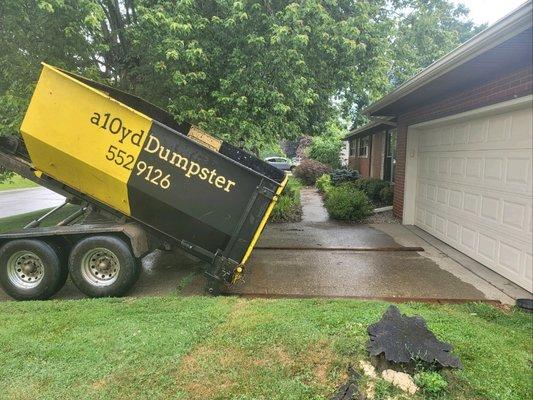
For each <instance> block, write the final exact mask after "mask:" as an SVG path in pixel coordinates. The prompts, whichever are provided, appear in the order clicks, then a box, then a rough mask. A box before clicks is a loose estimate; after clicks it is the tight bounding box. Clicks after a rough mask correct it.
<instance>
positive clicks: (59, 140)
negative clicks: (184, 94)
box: [0, 65, 286, 293]
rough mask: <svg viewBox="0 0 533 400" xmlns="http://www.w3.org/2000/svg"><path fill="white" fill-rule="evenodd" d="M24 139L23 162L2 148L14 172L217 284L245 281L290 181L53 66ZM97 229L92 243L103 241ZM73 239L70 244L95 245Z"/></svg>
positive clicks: (148, 107) (35, 231) (46, 71)
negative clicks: (132, 230) (183, 257)
mask: <svg viewBox="0 0 533 400" xmlns="http://www.w3.org/2000/svg"><path fill="white" fill-rule="evenodd" d="M20 131H21V136H22V142H21V143H19V145H18V146H17V150H16V151H12V152H11V153H15V154H10V155H9V157H8V156H7V155H6V154H7V153H8V152H7V151H6V150H5V146H4V151H3V153H2V150H1V148H0V155H2V154H3V156H4V165H5V164H8V165H5V166H6V167H7V168H11V169H14V170H16V172H18V173H22V174H23V175H25V176H27V175H28V173H27V170H28V168H29V170H31V173H32V176H30V178H32V179H33V180H35V181H37V182H39V183H40V184H44V185H45V186H48V187H50V188H52V189H53V190H56V191H59V192H63V193H67V195H69V198H77V199H78V200H79V201H83V202H85V204H87V207H86V208H88V209H90V210H91V211H92V212H94V211H95V210H102V212H104V213H106V212H107V214H106V215H114V216H115V219H114V223H115V224H118V222H120V224H121V226H122V225H128V224H135V225H136V226H137V228H139V227H140V229H141V230H142V231H144V232H145V236H147V237H148V239H147V240H146V241H147V242H149V243H152V242H154V243H157V245H158V246H166V248H168V247H180V248H182V249H185V250H187V251H189V252H191V253H193V254H195V255H196V256H198V257H200V258H202V259H204V260H205V261H206V262H207V265H208V266H207V267H206V274H207V275H208V278H209V279H210V280H211V281H219V282H220V281H227V282H231V281H234V280H235V279H236V278H237V277H238V275H239V273H240V272H241V271H242V267H243V265H244V263H245V262H246V261H247V259H248V257H249V256H250V253H251V251H252V249H253V247H254V244H255V243H256V241H257V239H258V237H259V235H260V233H261V231H262V229H263V228H264V225H265V223H266V221H267V219H268V216H269V214H270V211H271V210H272V208H273V206H274V203H275V201H276V199H277V195H279V194H280V193H281V191H282V190H283V187H284V185H285V182H286V176H285V173H284V172H282V171H280V170H278V169H277V168H274V167H272V166H271V165H269V164H267V163H265V162H263V161H261V160H259V159H257V158H256V157H254V156H252V155H251V154H249V153H247V152H245V151H244V150H241V149H239V148H236V147H234V146H232V145H230V144H228V143H226V142H224V141H221V140H219V139H216V138H214V137H212V136H210V135H208V134H207V133H205V132H203V131H202V130H201V129H199V128H197V127H195V126H192V125H190V124H188V123H181V124H180V123H177V122H176V121H175V120H174V119H173V118H172V117H171V116H170V115H169V114H168V113H166V112H165V111H163V110H162V109H159V108H158V107H156V106H154V105H152V104H150V103H148V102H145V101H143V100H141V99H139V98H137V97H135V96H132V95H129V94H127V93H124V92H121V91H119V90H116V89H114V88H111V87H108V86H105V85H102V84H99V83H97V82H93V81H91V80H88V79H85V78H83V77H81V76H77V75H75V74H72V73H69V72H66V71H63V70H60V69H58V68H54V67H52V66H49V65H43V69H42V73H41V76H40V78H39V81H38V83H37V86H36V89H35V92H34V94H33V97H32V99H31V102H30V105H29V107H28V110H27V112H26V115H25V118H24V121H23V123H22V126H21V128H20ZM11 150H13V146H11ZM1 162H2V158H1V157H0V163H1ZM17 163H18V164H17ZM21 163H22V164H21ZM25 171H26V173H25ZM74 220H76V219H74ZM69 222H70V221H69ZM65 225H67V226H71V225H72V226H73V229H74V230H75V231H76V232H78V231H79V230H80V229H81V227H83V224H81V226H80V223H72V224H70V223H67V224H65ZM108 225H109V223H108ZM106 226H107V225H106ZM91 227H93V225H91ZM46 229H48V230H51V231H54V230H53V229H50V228H38V227H36V226H31V227H27V229H25V230H23V231H24V232H23V233H17V234H18V236H16V237H14V236H11V237H10V236H7V237H6V236H5V235H3V239H2V237H0V245H1V244H2V243H6V242H7V241H10V239H11V240H13V238H15V239H17V240H21V239H20V238H21V237H25V238H27V237H28V234H30V233H31V235H33V236H32V238H33V239H32V240H46V238H54V237H55V236H54V233H53V232H52V233H50V234H47V233H46V232H45V234H42V233H41V232H42V231H43V230H46ZM94 229H96V233H94V231H93V232H91V233H89V235H95V234H98V235H100V233H101V232H98V228H94ZM56 230H57V229H56ZM64 231H65V226H62V229H61V232H62V233H61V236H65V233H64ZM21 235H22V236H21ZM43 235H44V236H43ZM66 235H67V236H68V234H66ZM74 236H75V238H74V239H73V240H71V239H69V240H66V241H63V242H69V243H70V242H72V241H74V242H76V241H79V240H83V239H87V238H85V237H83V235H81V236H80V235H79V234H78V233H76V234H75V235H74ZM100 236H101V235H100ZM43 238H44V239H43ZM69 238H70V237H69ZM151 238H156V239H157V240H152V239H151ZM130 239H131V238H130ZM2 241H3V242H2ZM52 241H53V239H52ZM131 242H133V240H131ZM74 246H75V244H74ZM130 247H131V244H130ZM149 247H150V246H149ZM150 250H152V248H150ZM71 258H72V257H71ZM109 258H110V259H112V258H113V257H112V255H111V256H110V257H109ZM1 262H2V258H1V254H0V263H1ZM6 262H7V261H6ZM41 262H42V260H41ZM0 267H1V265H0ZM70 268H72V267H70ZM89 271H90V269H89ZM71 273H72V272H71ZM93 275H94V274H93ZM101 275H102V273H100V276H101ZM104 275H105V274H104ZM95 276H96V275H95ZM1 278H2V274H1V272H0V283H1V282H2V279H1ZM211 290H214V289H213V288H211ZM106 293H107V292H106Z"/></svg>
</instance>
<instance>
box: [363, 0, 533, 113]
mask: <svg viewBox="0 0 533 400" xmlns="http://www.w3.org/2000/svg"><path fill="white" fill-rule="evenodd" d="M532 11H533V7H532V1H531V0H529V1H528V2H527V3H524V4H523V5H521V6H520V7H519V8H517V9H516V10H514V11H513V12H511V13H510V14H508V15H506V16H505V17H503V18H502V19H500V20H499V21H497V22H496V23H495V24H494V25H492V26H490V27H488V28H487V29H485V30H484V31H482V32H480V33H479V34H477V35H476V36H474V37H472V38H471V39H469V40H468V41H466V42H465V43H463V44H462V45H461V46H459V47H457V48H456V49H455V50H453V51H451V52H450V53H448V54H447V55H445V56H444V57H442V58H441V59H439V60H437V61H436V62H434V63H433V64H431V65H430V66H428V67H427V68H425V69H424V70H422V71H421V72H420V73H418V74H417V75H415V76H414V77H413V78H411V79H409V80H408V81H406V82H405V83H403V84H402V85H400V86H399V87H398V88H397V89H396V90H394V91H393V92H391V93H389V94H387V95H386V96H384V97H382V98H381V99H380V100H378V101H377V102H375V103H374V104H371V105H370V106H368V107H367V108H366V109H364V110H363V114H366V115H378V114H377V113H378V112H379V111H380V110H381V109H383V108H384V107H386V106H388V105H390V104H392V103H394V102H395V101H397V100H400V99H401V98H402V97H405V96H406V95H408V94H410V93H412V92H414V91H415V90H417V89H419V88H421V87H422V86H424V85H426V84H428V83H429V82H431V81H433V80H435V79H436V78H438V77H440V76H442V75H444V74H445V73H447V72H449V71H451V70H453V69H454V68H456V67H458V66H459V65H461V64H464V63H465V62H467V61H469V60H471V59H473V58H475V57H476V56H478V55H479V54H481V53H483V52H485V51H487V50H489V49H491V48H493V47H495V46H497V45H499V44H501V43H503V42H505V41H506V40H508V39H510V38H512V37H513V36H515V35H516V34H518V33H520V32H522V31H523V30H525V29H527V28H529V27H530V26H531V25H532V17H531V14H532Z"/></svg>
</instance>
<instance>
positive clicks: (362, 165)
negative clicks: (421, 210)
mask: <svg viewBox="0 0 533 400" xmlns="http://www.w3.org/2000/svg"><path fill="white" fill-rule="evenodd" d="M348 166H349V167H350V168H351V169H355V170H357V171H359V173H360V174H361V176H363V177H365V178H368V177H369V176H370V162H369V159H368V158H359V157H355V156H350V157H348Z"/></svg>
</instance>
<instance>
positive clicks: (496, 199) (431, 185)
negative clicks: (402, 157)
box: [415, 103, 533, 291]
mask: <svg viewBox="0 0 533 400" xmlns="http://www.w3.org/2000/svg"><path fill="white" fill-rule="evenodd" d="M532 114H533V113H532V109H531V104H530V103H526V106H525V108H522V109H518V110H513V111H506V112H503V113H501V112H500V113H499V114H498V113H497V111H496V112H494V113H493V114H492V115H486V116H484V117H470V118H469V119H467V120H464V119H463V120H461V122H448V123H447V124H444V125H440V126H433V127H432V126H431V125H428V126H426V127H424V128H421V129H422V130H421V131H420V132H419V134H418V163H417V165H418V171H417V193H416V210H415V224H416V225H417V226H419V227H420V228H422V229H424V230H426V231H428V232H429V233H431V234H433V235H434V236H436V237H438V238H439V239H441V240H443V241H445V242H446V243H448V244H450V245H451V246H453V247H455V248H457V249H458V250H460V251H462V252H464V253H465V254H467V255H469V256H470V257H472V258H474V259H476V260H477V261H479V262H481V263H482V264H484V265H486V266H488V267H489V268H491V269H493V270H494V271H496V272H498V273H499V274H501V275H503V276H505V277H506V278H508V279H510V280H511V281H513V282H515V283H516V284H518V285H520V286H522V287H524V288H526V289H528V290H529V291H532V289H533V280H532V268H533V266H532V263H533V261H532V260H533V259H532V242H533V238H532V230H531V226H532V222H531V219H532V216H531V211H532V190H531V187H532V185H531V178H532V177H531V176H532V167H533V166H532V153H533V150H532V125H533V121H532Z"/></svg>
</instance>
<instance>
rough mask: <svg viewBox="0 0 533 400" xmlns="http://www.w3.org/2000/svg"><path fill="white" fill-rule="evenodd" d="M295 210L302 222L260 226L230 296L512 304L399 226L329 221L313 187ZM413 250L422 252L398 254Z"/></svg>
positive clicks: (497, 290) (485, 282)
mask: <svg viewBox="0 0 533 400" xmlns="http://www.w3.org/2000/svg"><path fill="white" fill-rule="evenodd" d="M302 205H303V220H302V222H300V223H289V224H270V225H268V227H267V229H266V230H265V232H264V233H263V235H262V237H261V240H260V241H259V243H258V246H257V248H256V250H255V251H254V253H253V255H252V257H251V259H250V261H249V263H248V266H247V274H246V277H245V282H244V283H243V284H240V285H237V286H235V287H234V288H232V289H231V290H230V293H232V294H239V295H251V296H275V297H277V296H291V297H293V296H294V297H315V296H317V297H324V296H325V297H355V298H382V299H398V300H400V299H401V300H410V299H412V300H417V299H418V300H428V299H431V300H442V301H454V300H498V301H502V302H505V303H511V302H512V301H513V300H512V299H511V297H509V296H508V295H506V294H505V293H503V292H502V291H501V290H499V289H498V288H496V287H494V286H493V285H492V284H490V283H488V282H487V281H485V280H484V279H482V278H480V277H479V276H477V275H476V274H474V273H472V272H471V271H469V270H468V269H466V268H464V267H463V266H462V265H460V264H459V263H457V262H456V261H454V260H452V259H451V258H449V257H447V256H446V255H444V254H443V253H442V252H441V251H439V250H438V249H436V248H435V247H433V246H432V245H430V244H429V243H427V242H425V241H424V240H422V239H421V238H420V237H418V236H417V235H416V234H414V233H413V232H412V231H411V230H409V229H408V228H407V227H405V226H402V225H399V224H373V225H365V224H351V223H341V222H338V221H332V220H329V218H328V216H327V213H326V211H325V210H324V208H323V207H322V202H321V198H320V196H319V195H318V193H317V192H316V191H315V190H314V189H303V190H302ZM418 246H419V247H422V248H423V249H424V251H413V250H411V251H409V249H406V247H418ZM328 249H330V250H328Z"/></svg>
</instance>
